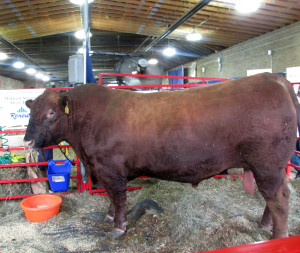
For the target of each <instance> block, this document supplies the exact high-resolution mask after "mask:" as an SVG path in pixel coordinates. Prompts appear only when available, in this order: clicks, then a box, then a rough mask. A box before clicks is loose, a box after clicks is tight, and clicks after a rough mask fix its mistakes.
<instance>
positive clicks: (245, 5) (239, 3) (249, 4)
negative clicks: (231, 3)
mask: <svg viewBox="0 0 300 253" xmlns="http://www.w3.org/2000/svg"><path fill="white" fill-rule="evenodd" d="M260 5H261V0H251V1H249V0H236V3H235V9H236V10H237V11H238V12H241V13H244V14H246V13H250V12H254V11H256V10H257V9H258V8H259V7H260Z"/></svg>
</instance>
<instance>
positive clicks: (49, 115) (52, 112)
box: [47, 109, 55, 119]
mask: <svg viewBox="0 0 300 253" xmlns="http://www.w3.org/2000/svg"><path fill="white" fill-rule="evenodd" d="M54 115H55V111H53V110H52V109H49V111H48V113H47V119H51V118H53V117H54Z"/></svg>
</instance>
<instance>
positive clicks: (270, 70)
mask: <svg viewBox="0 0 300 253" xmlns="http://www.w3.org/2000/svg"><path fill="white" fill-rule="evenodd" d="M265 72H268V73H272V69H247V76H253V75H256V74H259V73H265Z"/></svg>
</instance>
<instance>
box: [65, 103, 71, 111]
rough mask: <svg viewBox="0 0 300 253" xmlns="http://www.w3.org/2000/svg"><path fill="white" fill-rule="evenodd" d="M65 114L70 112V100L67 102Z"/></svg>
mask: <svg viewBox="0 0 300 253" xmlns="http://www.w3.org/2000/svg"><path fill="white" fill-rule="evenodd" d="M65 114H70V109H69V105H68V102H67V105H66V107H65Z"/></svg>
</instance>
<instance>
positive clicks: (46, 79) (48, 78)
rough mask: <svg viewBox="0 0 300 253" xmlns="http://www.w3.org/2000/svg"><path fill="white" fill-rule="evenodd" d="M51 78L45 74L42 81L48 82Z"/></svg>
mask: <svg viewBox="0 0 300 253" xmlns="http://www.w3.org/2000/svg"><path fill="white" fill-rule="evenodd" d="M49 80H50V77H49V76H47V75H43V77H42V81H44V82H48V81H49Z"/></svg>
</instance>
